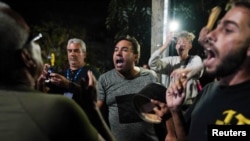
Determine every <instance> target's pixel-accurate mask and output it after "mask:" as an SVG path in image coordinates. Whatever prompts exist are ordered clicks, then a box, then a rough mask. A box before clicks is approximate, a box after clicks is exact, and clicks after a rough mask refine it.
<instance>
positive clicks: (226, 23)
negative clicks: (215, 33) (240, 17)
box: [217, 20, 239, 28]
mask: <svg viewBox="0 0 250 141" xmlns="http://www.w3.org/2000/svg"><path fill="white" fill-rule="evenodd" d="M218 24H223V25H228V24H232V25H234V26H236V27H238V28H239V25H238V24H237V23H236V22H234V21H231V20H224V21H223V22H221V20H219V21H218ZM218 24H217V25H218Z"/></svg>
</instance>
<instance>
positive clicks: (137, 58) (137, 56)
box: [134, 54, 139, 64]
mask: <svg viewBox="0 0 250 141" xmlns="http://www.w3.org/2000/svg"><path fill="white" fill-rule="evenodd" d="M134 57H135V61H134V62H135V64H138V63H139V55H138V54H135V55H134Z"/></svg>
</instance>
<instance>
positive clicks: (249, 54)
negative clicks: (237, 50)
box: [247, 46, 250, 57]
mask: <svg viewBox="0 0 250 141" xmlns="http://www.w3.org/2000/svg"><path fill="white" fill-rule="evenodd" d="M247 56H248V57H250V46H249V47H248V49H247Z"/></svg>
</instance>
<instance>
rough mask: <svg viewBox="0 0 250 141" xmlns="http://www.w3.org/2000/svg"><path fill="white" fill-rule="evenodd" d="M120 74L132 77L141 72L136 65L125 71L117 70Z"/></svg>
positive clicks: (127, 77) (128, 77)
mask: <svg viewBox="0 0 250 141" xmlns="http://www.w3.org/2000/svg"><path fill="white" fill-rule="evenodd" d="M117 72H118V74H119V75H120V76H122V77H124V78H126V79H132V78H134V77H136V76H137V75H138V73H139V72H140V68H139V67H136V66H134V67H133V68H132V69H131V70H130V71H125V72H119V71H117Z"/></svg>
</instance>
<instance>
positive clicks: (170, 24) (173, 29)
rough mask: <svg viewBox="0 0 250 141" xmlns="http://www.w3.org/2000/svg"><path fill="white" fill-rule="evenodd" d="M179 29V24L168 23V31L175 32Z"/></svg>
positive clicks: (175, 22) (174, 22)
mask: <svg viewBox="0 0 250 141" xmlns="http://www.w3.org/2000/svg"><path fill="white" fill-rule="evenodd" d="M178 29H179V23H178V22H177V21H172V22H170V23H169V30H170V31H177V30H178Z"/></svg>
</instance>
